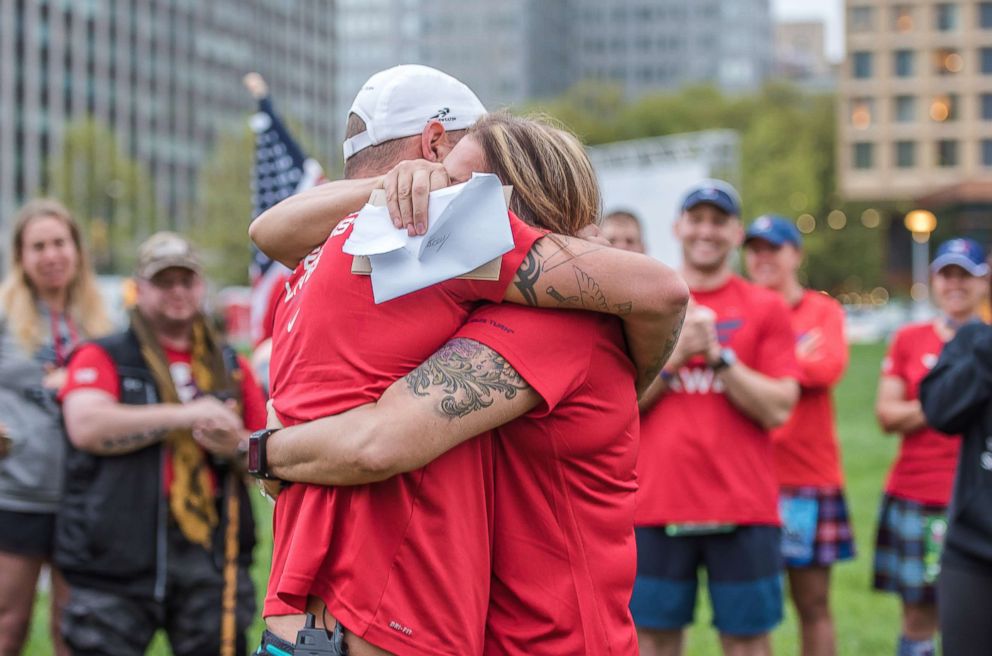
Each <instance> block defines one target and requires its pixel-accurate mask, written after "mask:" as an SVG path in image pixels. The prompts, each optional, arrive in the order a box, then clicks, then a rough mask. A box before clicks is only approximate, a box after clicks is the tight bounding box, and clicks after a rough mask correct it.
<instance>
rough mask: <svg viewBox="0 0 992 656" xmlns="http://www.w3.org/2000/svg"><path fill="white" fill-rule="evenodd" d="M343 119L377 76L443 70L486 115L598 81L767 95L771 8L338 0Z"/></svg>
mask: <svg viewBox="0 0 992 656" xmlns="http://www.w3.org/2000/svg"><path fill="white" fill-rule="evenodd" d="M338 13H339V19H338V25H339V32H338V48H339V51H338V57H337V59H338V62H339V66H340V69H339V70H340V75H339V76H338V97H339V101H340V103H341V105H340V109H341V111H342V112H345V111H347V108H348V103H350V98H351V97H353V96H354V94H355V91H356V90H357V89H358V86H359V85H361V83H362V82H363V81H364V80H365V79H366V78H367V77H368V76H369V75H371V74H372V73H374V72H375V71H377V70H380V69H382V68H385V67H387V66H391V65H394V64H397V63H419V64H427V65H428V66H435V67H437V68H440V69H441V70H444V71H446V72H448V73H451V74H452V75H455V76H456V77H458V78H459V79H461V80H463V81H464V82H465V83H466V84H468V85H469V86H471V87H472V89H473V90H474V91H475V92H476V93H477V94H478V95H479V98H480V99H481V100H482V101H483V103H485V104H486V106H487V107H491V108H495V107H502V106H506V105H518V104H520V103H524V102H527V101H531V100H536V99H540V98H546V97H551V96H555V95H558V94H560V93H562V92H563V91H565V90H567V89H568V88H569V87H571V86H572V85H573V84H575V83H577V82H579V81H581V80H586V79H590V80H601V81H606V82H611V83H615V84H617V85H619V86H620V87H621V88H623V90H624V92H625V94H626V95H627V96H628V97H632V98H633V97H637V96H640V95H643V94H645V93H648V92H651V91H658V90H665V89H674V88H678V87H680V86H683V85H685V84H696V83H699V84H714V85H716V86H718V87H720V88H722V89H724V90H727V91H748V90H753V89H756V88H757V87H759V86H760V85H761V84H762V83H763V82H764V81H765V79H766V78H767V77H768V76H769V75H770V74H771V73H772V68H773V63H774V62H773V60H774V54H773V35H772V19H771V10H770V3H769V0H694V1H693V2H687V1H686V0H612V1H611V2H602V0H504V1H503V2H490V1H488V0H432V1H430V2H427V1H426V0H338Z"/></svg>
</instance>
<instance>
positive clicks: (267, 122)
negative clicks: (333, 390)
mask: <svg viewBox="0 0 992 656" xmlns="http://www.w3.org/2000/svg"><path fill="white" fill-rule="evenodd" d="M250 125H251V129H252V132H254V133H255V163H254V166H253V169H252V183H251V184H252V205H253V212H252V219H254V218H255V217H257V216H258V215H259V214H261V213H262V212H264V211H265V210H267V209H269V208H270V207H272V206H273V205H275V204H276V203H278V202H280V201H282V200H283V199H285V198H288V197H289V196H292V195H293V194H295V193H297V192H300V191H304V190H306V189H309V188H310V187H313V186H314V185H317V184H320V183H322V182H325V178H324V171H323V169H322V168H321V166H320V164H319V163H318V162H317V160H315V159H312V158H310V157H307V156H306V155H305V154H304V153H303V149H302V148H300V145H299V144H298V143H296V140H295V139H293V137H292V136H291V135H290V134H289V130H287V129H286V126H285V125H284V124H283V122H282V120H281V119H280V118H279V115H278V114H276V112H275V109H274V108H273V106H272V99H271V98H270V97H268V96H266V97H264V98H261V99H259V101H258V112H256V113H255V114H253V115H252V117H251V120H250ZM288 275H289V270H288V269H287V268H286V267H284V266H283V265H282V264H279V263H278V262H274V261H273V260H271V259H269V258H268V257H267V256H266V255H265V254H264V253H262V252H261V251H260V250H258V249H257V248H254V252H253V255H252V263H251V287H252V293H251V335H252V340H253V341H254V342H255V343H258V342H259V341H260V340H261V339H264V337H266V336H267V335H266V329H265V326H263V319H264V318H265V316H266V313H267V310H268V305H269V303H270V301H271V299H272V297H273V293H274V287H275V286H276V285H282V284H283V283H284V281H285V279H286V278H287V276H288Z"/></svg>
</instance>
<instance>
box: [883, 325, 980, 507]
mask: <svg viewBox="0 0 992 656" xmlns="http://www.w3.org/2000/svg"><path fill="white" fill-rule="evenodd" d="M943 349H944V342H942V341H941V339H940V337H939V336H938V335H937V331H936V330H934V327H933V324H932V323H930V322H927V323H916V324H910V325H908V326H905V327H904V328H902V329H901V330H899V331H898V332H897V333H896V336H895V337H894V338H893V340H892V345H891V346H890V347H889V352H888V354H887V355H886V356H885V360H884V361H883V362H882V375H883V376H892V377H894V378H898V379H899V380H901V381H902V382H903V384H904V385H905V387H906V392H905V394H904V396H903V398H904V399H905V400H906V401H915V400H916V399H918V398H919V391H920V381H922V380H923V378H924V377H925V376H926V375H927V374H928V373H930V370H931V369H933V366H934V365H935V364H937V358H939V357H940V352H941V351H942V350H943ZM960 448H961V440H958V439H949V438H948V437H947V436H946V435H944V434H943V433H940V432H938V431H935V430H934V429H932V428H930V427H929V426H928V427H925V428H921V429H920V430H917V431H914V432H912V433H907V434H905V435H903V436H902V444H901V445H900V446H899V456H898V457H897V458H896V462H895V464H894V465H893V466H892V471H891V472H889V479H888V482H887V483H886V484H885V492H886V493H887V494H889V495H891V496H894V497H898V498H900V499H908V500H910V501H916V502H918V503H923V504H932V505H938V506H946V505H947V504H948V503H949V502H950V500H951V488H952V487H953V485H954V470H955V468H956V467H957V462H958V451H959V449H960Z"/></svg>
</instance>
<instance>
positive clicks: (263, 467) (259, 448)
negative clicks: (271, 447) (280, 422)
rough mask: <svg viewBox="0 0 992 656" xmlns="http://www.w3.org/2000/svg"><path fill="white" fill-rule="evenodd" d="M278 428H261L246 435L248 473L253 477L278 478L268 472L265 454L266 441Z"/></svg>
mask: <svg viewBox="0 0 992 656" xmlns="http://www.w3.org/2000/svg"><path fill="white" fill-rule="evenodd" d="M277 430H279V429H278V428H263V429H262V430H260V431H255V432H254V433H252V434H251V435H249V436H248V473H249V474H251V475H252V476H254V477H255V478H264V479H267V480H279V479H278V478H277V477H275V476H273V475H272V474H270V473H269V460H268V458H267V456H266V450H265V446H266V442H268V440H269V436H270V435H272V434H273V433H275V432H276V431H277Z"/></svg>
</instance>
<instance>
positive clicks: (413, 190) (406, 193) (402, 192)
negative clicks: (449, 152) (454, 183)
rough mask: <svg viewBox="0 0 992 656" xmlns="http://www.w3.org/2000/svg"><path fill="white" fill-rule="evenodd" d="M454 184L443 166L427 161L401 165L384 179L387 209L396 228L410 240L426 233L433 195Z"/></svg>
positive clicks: (401, 163) (395, 167)
mask: <svg viewBox="0 0 992 656" xmlns="http://www.w3.org/2000/svg"><path fill="white" fill-rule="evenodd" d="M450 184H451V181H450V179H449V178H448V172H447V171H446V170H445V168H444V166H442V165H441V164H438V163H436V162H427V161H424V160H416V161H408V162H400V163H399V164H397V165H396V166H394V167H393V169H392V170H391V171H389V173H387V174H386V175H385V176H384V177H383V182H382V186H383V189H385V191H386V207H387V208H388V210H389V218H390V219H391V220H392V222H393V226H394V227H396V228H400V229H406V231H407V234H408V235H409V236H411V237H413V236H415V235H424V234H426V233H427V227H428V226H427V223H428V221H427V216H428V215H427V206H428V202H429V197H430V192H431V191H433V190H435V189H441V188H443V187H447V186H449V185H450Z"/></svg>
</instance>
